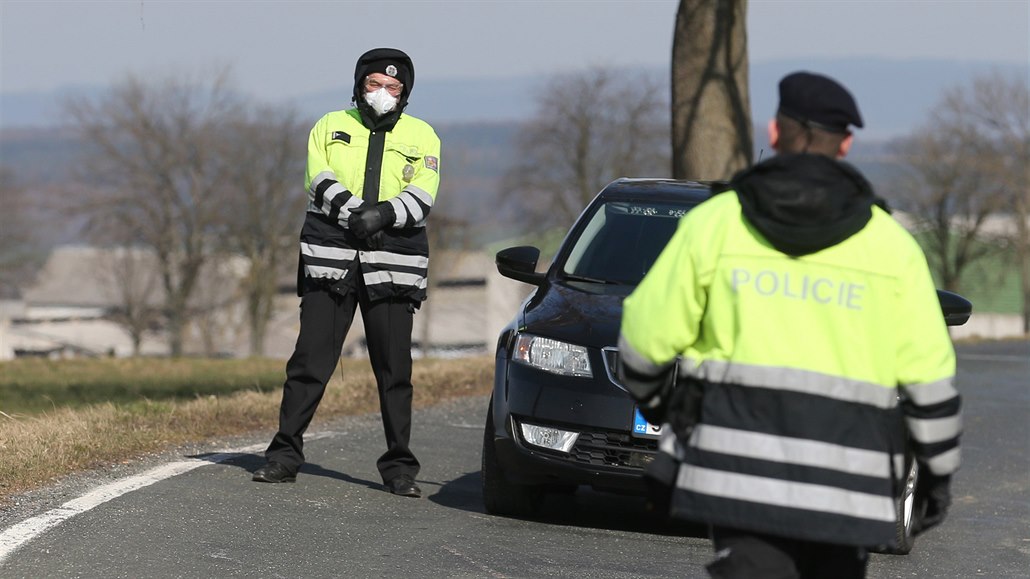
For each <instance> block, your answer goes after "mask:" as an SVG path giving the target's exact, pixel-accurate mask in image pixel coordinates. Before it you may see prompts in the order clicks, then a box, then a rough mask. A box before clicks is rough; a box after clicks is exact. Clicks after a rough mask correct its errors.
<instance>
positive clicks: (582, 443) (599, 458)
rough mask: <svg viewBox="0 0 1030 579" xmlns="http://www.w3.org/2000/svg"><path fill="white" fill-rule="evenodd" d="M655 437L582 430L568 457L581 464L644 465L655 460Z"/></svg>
mask: <svg viewBox="0 0 1030 579" xmlns="http://www.w3.org/2000/svg"><path fill="white" fill-rule="evenodd" d="M656 452H658V440H656V439H652V438H635V437H632V436H630V435H628V434H622V433H620V432H583V433H581V434H580V435H579V439H578V440H576V444H575V445H574V446H573V447H572V452H571V453H570V456H569V459H570V460H572V461H573V462H577V463H580V464H589V465H592V466H608V467H619V468H630V469H637V470H639V469H643V468H644V467H645V466H647V464H648V463H649V462H651V461H652V460H654V456H655V453H656Z"/></svg>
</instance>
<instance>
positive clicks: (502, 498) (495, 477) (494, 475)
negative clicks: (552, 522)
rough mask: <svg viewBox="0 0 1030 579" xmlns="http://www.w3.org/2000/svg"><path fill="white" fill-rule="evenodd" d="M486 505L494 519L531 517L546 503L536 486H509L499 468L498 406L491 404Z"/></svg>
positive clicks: (485, 472) (486, 433)
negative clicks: (501, 517) (495, 430)
mask: <svg viewBox="0 0 1030 579" xmlns="http://www.w3.org/2000/svg"><path fill="white" fill-rule="evenodd" d="M482 476H483V504H484V506H485V507H486V512H488V513H490V514H492V515H503V516H509V517H529V516H532V515H534V514H536V513H537V511H538V510H539V508H540V502H541V501H542V499H543V491H542V490H541V489H540V488H539V487H536V486H532V485H520V484H514V483H511V482H508V480H507V479H505V478H504V473H503V472H501V466H500V465H499V464H497V451H496V449H495V448H494V405H493V400H492V399H491V400H490V408H489V410H488V411H487V415H486V428H485V429H484V432H483V471H482Z"/></svg>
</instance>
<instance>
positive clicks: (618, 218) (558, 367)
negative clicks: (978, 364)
mask: <svg viewBox="0 0 1030 579" xmlns="http://www.w3.org/2000/svg"><path fill="white" fill-rule="evenodd" d="M713 187H721V184H708V183H700V182H692V181H673V180H667V179H620V180H618V181H615V182H613V183H611V184H609V185H608V186H607V187H605V188H604V190H603V191H601V192H600V193H599V194H598V195H597V196H596V197H595V198H594V200H593V201H591V203H590V205H588V206H587V208H586V209H585V210H584V211H583V213H582V214H581V215H580V217H579V218H578V219H577V220H576V223H575V224H574V225H573V227H572V229H571V230H570V231H569V233H568V235H567V236H566V237H565V240H564V241H563V242H562V245H561V247H560V248H559V250H558V253H557V255H556V256H555V259H554V261H553V262H552V263H551V265H550V267H548V269H547V271H546V272H544V273H537V272H536V266H537V261H538V259H539V256H540V251H539V250H538V249H537V248H535V247H528V246H520V247H512V248H508V249H505V250H503V251H501V252H499V253H498V254H497V269H498V271H499V272H500V273H501V274H502V275H504V276H506V277H509V278H511V279H515V280H518V281H522V282H525V283H528V284H532V285H534V286H537V287H536V290H535V291H534V292H533V293H532V294H530V296H529V297H528V298H527V299H526V300H525V301H524V302H523V303H522V305H521V306H520V307H519V311H518V312H517V313H516V315H515V318H514V319H513V320H512V321H511V322H510V323H509V324H508V325H507V326H506V327H505V328H504V329H503V330H502V331H501V335H500V338H499V339H498V341H497V352H496V358H495V364H496V366H495V372H494V389H493V395H492V397H491V399H490V410H489V412H488V413H487V417H486V428H485V431H484V438H483V455H482V459H483V471H482V480H483V499H484V503H485V506H486V510H487V512H489V513H493V514H499V515H511V516H530V515H532V514H534V513H535V512H536V510H537V507H538V506H539V504H540V501H541V498H542V497H543V494H544V493H546V492H571V491H574V490H575V489H576V487H578V486H579V485H590V486H592V487H593V488H595V489H597V490H602V491H615V492H623V493H633V494H643V493H644V492H645V487H644V483H643V477H642V475H643V469H644V467H645V466H646V465H647V464H648V463H649V462H650V461H651V460H652V459H653V458H654V456H655V453H656V451H657V437H658V430H659V427H658V426H656V425H652V424H648V423H647V422H646V421H645V420H644V419H643V417H641V416H640V413H639V412H637V410H636V405H635V403H634V401H633V399H632V398H631V397H630V395H629V394H628V393H627V392H626V391H625V390H624V389H623V388H622V386H620V385H619V383H618V382H617V381H616V379H615V370H614V369H615V363H616V360H617V357H618V350H617V348H616V342H617V339H618V335H619V324H620V321H621V317H622V300H623V299H624V298H625V297H626V296H628V295H629V294H630V292H632V291H633V289H634V288H635V287H636V285H637V284H638V283H639V282H640V280H641V279H642V278H643V277H644V274H645V273H646V272H647V270H648V268H650V267H651V265H652V264H653V263H654V261H655V259H656V258H657V257H658V254H659V253H660V252H661V250H662V248H664V247H665V244H666V243H667V242H668V240H669V239H670V238H671V237H672V234H673V232H674V231H675V229H676V226H677V224H678V223H679V218H680V217H681V216H683V215H684V214H685V213H686V212H687V211H689V210H690V209H692V208H693V207H695V206H697V205H698V204H700V203H701V202H703V201H704V200H706V199H708V198H709V197H710V196H711V194H712V189H713ZM937 293H938V299H939V300H940V303H941V307H942V310H943V313H944V315H945V319H946V321H947V323H948V324H949V325H960V324H963V323H965V321H966V320H967V319H968V318H969V315H970V313H971V311H972V304H970V303H969V301H967V300H966V299H965V298H963V297H962V296H959V295H958V294H954V293H950V292H945V291H941V290H938V292H937ZM901 427H903V426H902V425H901V424H899V428H901ZM906 468H907V472H908V476H907V480H906V481H905V484H904V485H903V487H902V489H901V490H900V492H899V496H898V501H899V502H900V505H899V507H900V508H899V509H898V511H899V520H898V534H899V544H901V545H902V547H901V548H900V549H897V550H895V551H894V552H901V553H904V552H907V551H908V549H910V548H911V522H912V505H913V496H912V493H913V490H914V488H915V481H916V477H917V476H918V469H917V465H916V463H915V462H914V461H912V460H909V461H908V465H907V466H906Z"/></svg>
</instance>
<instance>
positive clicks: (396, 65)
mask: <svg viewBox="0 0 1030 579" xmlns="http://www.w3.org/2000/svg"><path fill="white" fill-rule="evenodd" d="M374 72H379V73H382V74H385V75H386V76H392V77H393V78H396V79H397V80H399V81H401V84H405V85H407V84H410V83H411V72H410V71H409V70H408V65H407V64H406V63H404V62H401V61H400V60H396V59H393V58H381V59H378V60H372V61H369V62H368V63H367V65H366V67H365V76H368V75H370V74H372V73H374Z"/></svg>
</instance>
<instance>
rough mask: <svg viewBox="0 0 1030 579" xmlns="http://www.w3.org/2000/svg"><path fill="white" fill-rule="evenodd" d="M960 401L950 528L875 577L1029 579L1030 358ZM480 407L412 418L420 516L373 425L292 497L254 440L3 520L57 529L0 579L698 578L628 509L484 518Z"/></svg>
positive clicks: (690, 543) (327, 436)
mask: <svg viewBox="0 0 1030 579" xmlns="http://www.w3.org/2000/svg"><path fill="white" fill-rule="evenodd" d="M959 389H960V391H961V392H962V393H963V395H964V397H965V421H966V422H965V423H966V433H965V436H964V466H963V469H962V471H961V472H960V473H959V474H958V475H957V476H956V480H955V483H954V489H953V491H954V495H955V504H954V506H953V508H952V511H951V515H950V518H949V519H948V521H947V522H946V523H945V525H944V526H943V527H941V528H939V529H936V530H934V531H931V532H930V533H929V534H928V535H926V536H924V537H921V538H920V539H919V541H918V542H917V544H916V548H915V551H914V552H913V553H912V554H911V555H908V556H889V555H873V558H872V562H871V564H870V569H869V576H870V577H885V578H886V577H897V578H902V577H906V578H908V577H941V578H944V577H947V578H953V577H978V576H982V577H992V578H1003V577H1027V576H1028V575H1030V501H1028V499H1027V497H1028V496H1030V495H1028V486H1030V458H1028V457H1030V452H1028V446H1030V428H1028V419H1030V343H1028V342H1026V341H1022V342H1002V343H988V344H982V345H975V346H964V347H961V348H960V358H959ZM486 404H487V401H486V399H484V398H471V399H465V400H459V401H453V402H448V403H445V404H441V405H439V406H436V407H433V408H430V409H427V410H424V411H420V412H418V413H417V414H416V423H415V430H414V435H413V447H414V448H415V449H416V451H417V452H419V456H420V458H421V460H422V462H423V469H422V473H421V474H420V476H419V477H418V483H419V484H420V485H421V486H422V488H423V491H424V493H425V497H424V498H422V499H409V498H401V497H394V496H392V495H390V494H388V493H386V492H385V491H384V490H383V488H382V486H381V485H380V484H379V482H380V481H379V478H378V473H377V472H376V470H375V464H374V463H375V457H376V456H377V455H378V454H379V453H380V452H381V451H382V448H383V444H384V443H383V438H382V432H381V428H380V425H379V419H378V416H364V417H357V418H348V419H342V420H336V421H332V422H329V423H322V424H319V425H316V426H315V427H313V431H315V432H319V433H321V436H322V437H321V438H318V439H317V440H312V441H310V442H309V443H308V445H307V449H308V453H309V461H310V462H309V464H308V465H306V466H305V467H304V468H303V469H302V471H301V473H300V476H299V477H298V480H297V483H296V484H280V485H270V484H259V483H254V482H251V481H250V473H251V471H253V470H254V469H255V468H257V467H258V466H259V465H260V464H262V462H263V460H262V459H261V457H260V455H259V453H258V452H256V451H250V452H243V453H239V454H231V455H229V456H228V457H227V456H226V455H224V454H222V455H217V454H215V453H218V452H225V451H228V450H231V449H233V448H241V447H244V446H247V445H253V444H255V443H257V444H262V443H264V442H265V439H264V438H252V439H245V440H232V441H222V442H220V443H217V444H213V445H209V446H206V447H204V448H201V449H197V450H196V451H195V452H193V451H191V452H189V453H187V454H188V455H192V456H194V457H195V458H200V459H206V460H207V461H209V462H206V463H200V464H202V466H200V467H199V468H192V469H191V470H188V471H187V472H184V473H182V474H179V475H177V476H174V477H171V478H167V479H164V480H160V481H158V482H155V483H154V484H150V485H149V486H145V487H143V488H139V489H137V490H133V491H132V492H126V493H125V494H122V495H120V496H117V497H116V498H114V499H111V500H108V501H106V502H102V503H100V504H98V505H97V506H95V507H94V508H90V509H88V510H85V509H83V510H82V512H77V514H75V515H74V516H68V515H67V512H70V511H67V509H68V508H69V506H70V505H73V504H79V503H75V502H74V501H72V500H71V499H74V498H76V497H78V496H81V495H84V494H87V493H88V492H89V491H90V489H91V485H93V484H94V483H96V482H105V483H113V484H117V482H118V480H119V479H122V478H124V477H126V476H131V475H134V474H135V475H138V474H139V473H140V472H143V471H146V470H148V469H153V468H155V467H159V466H160V465H161V464H162V463H168V462H176V461H178V463H182V462H183V461H184V460H188V459H187V458H186V457H185V456H184V455H183V454H181V453H180V454H179V455H175V456H173V455H163V456H157V457H151V458H150V459H148V460H145V461H143V462H142V463H140V464H133V465H123V466H119V467H117V468H115V469H108V470H105V471H102V472H98V473H87V474H86V475H82V476H77V477H73V478H72V479H70V480H69V481H65V482H63V483H62V484H61V485H59V486H57V487H55V488H53V489H45V490H43V491H39V492H35V493H31V494H29V495H25V496H24V497H21V498H20V499H19V502H18V504H17V505H15V506H14V507H12V508H8V509H6V510H5V511H4V512H0V533H3V532H5V531H10V530H11V529H12V528H15V527H16V526H17V525H18V524H19V523H21V524H22V525H24V524H25V521H29V522H32V521H39V520H43V519H44V518H45V517H47V516H58V515H60V516H62V517H66V518H64V519H63V520H62V522H60V523H59V524H56V525H54V526H53V527H52V528H50V529H49V530H47V531H45V532H42V533H40V534H39V535H38V536H35V537H34V538H32V539H31V540H26V541H25V542H24V543H23V544H21V546H20V547H18V548H17V549H16V550H13V551H10V552H9V553H8V556H7V557H6V559H3V558H2V557H0V577H4V578H7V577H11V578H13V577H241V576H256V577H592V578H593V577H598V578H608V577H611V578H614V577H620V578H621V577H705V576H706V575H705V573H704V570H703V565H704V563H705V562H706V561H708V560H709V559H710V558H711V552H710V547H709V545H708V542H707V540H705V538H704V532H703V530H702V529H700V528H697V527H694V526H688V525H676V524H671V523H668V522H664V521H661V520H658V519H656V518H654V517H652V516H649V515H647V514H646V513H644V512H643V505H642V502H641V501H640V500H639V499H636V498H632V497H621V496H614V495H606V494H602V493H596V492H592V491H589V490H583V489H581V490H580V491H579V492H577V493H576V494H574V495H563V496H553V497H549V498H548V500H547V503H546V504H545V510H546V514H545V515H544V516H543V517H542V518H540V519H537V520H517V519H507V518H500V517H493V516H490V515H487V514H485V513H484V512H483V509H482V506H481V495H480V490H479V484H480V479H479V455H480V445H481V441H482V424H483V419H484V416H485V412H486ZM269 435H270V433H269ZM62 505H63V508H64V509H65V510H64V511H62V510H61V509H62ZM62 512H65V515H61V513H62ZM55 513H56V514H55ZM2 537H3V535H0V541H2ZM8 543H9V544H8V546H10V545H13V542H11V540H10V539H9V538H8ZM3 548H4V545H3V543H2V542H0V554H2V553H3Z"/></svg>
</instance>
